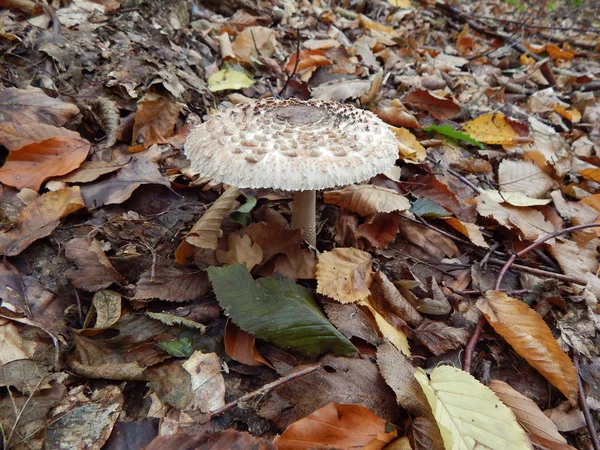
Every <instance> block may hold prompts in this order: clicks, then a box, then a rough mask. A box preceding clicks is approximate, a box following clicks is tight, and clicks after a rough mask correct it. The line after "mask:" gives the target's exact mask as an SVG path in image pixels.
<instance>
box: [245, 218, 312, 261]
mask: <svg viewBox="0 0 600 450" xmlns="http://www.w3.org/2000/svg"><path fill="white" fill-rule="evenodd" d="M246 234H247V235H248V236H250V237H251V238H252V242H254V243H255V244H258V245H260V248H261V249H262V252H263V261H268V260H269V259H271V258H272V257H273V256H274V255H276V254H278V253H283V254H286V255H287V254H290V253H292V252H293V251H294V250H295V249H296V248H297V247H298V245H299V244H300V243H301V242H302V232H301V231H300V230H298V229H295V230H291V229H289V228H281V227H280V226H278V225H273V224H270V223H265V222H257V223H251V224H250V225H249V226H248V228H246Z"/></svg>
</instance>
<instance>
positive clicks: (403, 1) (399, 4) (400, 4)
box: [388, 0, 411, 8]
mask: <svg viewBox="0 0 600 450" xmlns="http://www.w3.org/2000/svg"><path fill="white" fill-rule="evenodd" d="M388 3H389V4H390V5H392V6H395V7H396V8H410V7H411V4H410V0H388Z"/></svg>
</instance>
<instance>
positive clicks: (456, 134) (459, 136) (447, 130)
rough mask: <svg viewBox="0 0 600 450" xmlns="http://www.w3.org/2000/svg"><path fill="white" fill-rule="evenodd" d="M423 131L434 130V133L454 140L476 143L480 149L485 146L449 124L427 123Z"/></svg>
mask: <svg viewBox="0 0 600 450" xmlns="http://www.w3.org/2000/svg"><path fill="white" fill-rule="evenodd" d="M423 131H435V132H436V133H439V134H441V135H442V136H448V137H449V138H451V139H453V140H455V141H458V142H468V143H469V144H473V145H476V146H477V147H479V148H480V149H481V150H483V149H484V148H485V145H483V144H482V143H481V142H479V141H478V140H476V139H473V138H472V137H471V136H469V135H468V134H466V133H462V132H460V131H458V130H455V129H454V128H452V127H451V126H450V125H429V126H428V127H423Z"/></svg>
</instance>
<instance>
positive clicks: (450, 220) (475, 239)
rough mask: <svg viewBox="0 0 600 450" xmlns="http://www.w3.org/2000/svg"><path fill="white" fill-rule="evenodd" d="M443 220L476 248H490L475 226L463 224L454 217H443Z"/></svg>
mask: <svg viewBox="0 0 600 450" xmlns="http://www.w3.org/2000/svg"><path fill="white" fill-rule="evenodd" d="M443 220H444V222H446V223H447V224H448V225H450V226H451V227H452V228H454V229H455V230H456V231H458V232H459V233H461V234H462V235H463V236H466V237H467V238H469V240H470V241H471V242H472V243H473V244H475V245H477V246H478V247H483V248H490V246H489V245H488V243H487V242H486V241H485V238H484V237H483V233H482V232H481V229H480V228H479V227H478V226H477V225H476V224H474V223H468V222H463V221H462V220H459V219H456V218H454V217H444V218H443Z"/></svg>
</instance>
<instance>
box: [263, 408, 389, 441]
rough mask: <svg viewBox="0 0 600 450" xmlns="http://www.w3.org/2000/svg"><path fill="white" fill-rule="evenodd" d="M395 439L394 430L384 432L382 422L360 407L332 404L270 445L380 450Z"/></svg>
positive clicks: (311, 415) (291, 427) (384, 428)
mask: <svg viewBox="0 0 600 450" xmlns="http://www.w3.org/2000/svg"><path fill="white" fill-rule="evenodd" d="M396 436H397V432H396V430H395V429H394V430H392V431H389V432H388V431H386V421H385V420H384V419H382V418H380V417H377V416H376V415H375V414H373V413H372V412H371V411H369V410H368V409H367V408H365V407H364V406H360V405H340V404H338V403H335V402H332V403H329V404H328V405H326V406H324V407H322V408H321V409H318V410H316V411H315V412H313V413H312V414H310V415H309V416H307V417H305V418H303V419H300V420H299V421H298V422H295V423H293V424H291V425H290V426H289V427H288V428H286V430H285V431H284V432H283V433H282V434H281V435H280V436H277V437H276V438H275V440H274V441H273V444H274V445H276V446H277V448H278V449H280V450H301V449H307V450H308V449H311V448H315V447H323V446H326V447H334V448H368V449H372V450H380V449H383V447H384V446H385V445H386V444H387V443H389V442H391V441H392V440H394V438H395V437H396Z"/></svg>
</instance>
